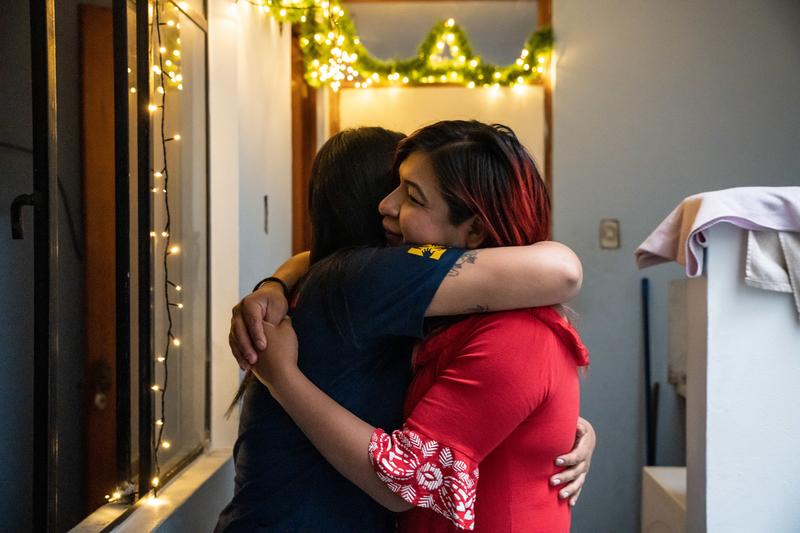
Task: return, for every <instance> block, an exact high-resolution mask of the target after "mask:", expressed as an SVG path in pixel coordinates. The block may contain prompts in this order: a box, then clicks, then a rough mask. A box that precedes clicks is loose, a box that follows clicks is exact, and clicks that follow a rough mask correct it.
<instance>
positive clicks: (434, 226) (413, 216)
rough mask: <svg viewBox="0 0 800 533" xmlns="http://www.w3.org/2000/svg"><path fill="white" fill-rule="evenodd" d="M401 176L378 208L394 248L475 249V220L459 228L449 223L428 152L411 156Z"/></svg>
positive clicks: (448, 212) (415, 153)
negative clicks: (449, 247)
mask: <svg viewBox="0 0 800 533" xmlns="http://www.w3.org/2000/svg"><path fill="white" fill-rule="evenodd" d="M399 174H400V185H399V186H398V187H397V188H396V189H395V190H394V191H392V192H391V193H390V194H389V195H388V196H387V197H386V198H384V199H383V200H382V201H381V203H380V205H379V206H378V210H379V211H380V213H381V215H383V228H384V230H386V240H387V241H388V243H389V244H390V245H391V246H396V245H399V244H402V243H408V244H441V245H445V246H455V247H459V248H472V247H475V246H474V242H473V241H474V239H473V238H472V233H473V229H474V228H473V227H472V226H473V221H474V219H473V218H471V219H468V220H467V221H465V222H463V223H462V224H460V225H457V226H456V225H453V224H452V223H451V222H450V220H449V214H450V210H449V208H448V206H447V203H446V202H445V199H444V198H443V197H442V193H441V192H440V191H439V186H438V180H437V178H436V175H435V174H434V171H433V167H432V165H431V163H430V159H429V157H428V155H427V154H426V153H425V152H413V153H411V154H410V155H409V156H408V157H407V158H406V159H405V160H403V162H402V163H401V164H400V168H399Z"/></svg>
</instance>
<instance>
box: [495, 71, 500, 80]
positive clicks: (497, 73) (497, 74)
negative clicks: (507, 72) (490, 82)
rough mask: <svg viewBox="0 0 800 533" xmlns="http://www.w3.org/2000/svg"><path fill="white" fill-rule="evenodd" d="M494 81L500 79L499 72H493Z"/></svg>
mask: <svg viewBox="0 0 800 533" xmlns="http://www.w3.org/2000/svg"><path fill="white" fill-rule="evenodd" d="M494 79H496V80H499V79H500V73H499V72H495V73H494Z"/></svg>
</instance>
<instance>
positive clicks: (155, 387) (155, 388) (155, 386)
mask: <svg viewBox="0 0 800 533" xmlns="http://www.w3.org/2000/svg"><path fill="white" fill-rule="evenodd" d="M150 388H151V389H153V391H155V392H158V391H160V390H161V387H159V386H158V385H153V386H152V387H150ZM156 423H158V422H156Z"/></svg>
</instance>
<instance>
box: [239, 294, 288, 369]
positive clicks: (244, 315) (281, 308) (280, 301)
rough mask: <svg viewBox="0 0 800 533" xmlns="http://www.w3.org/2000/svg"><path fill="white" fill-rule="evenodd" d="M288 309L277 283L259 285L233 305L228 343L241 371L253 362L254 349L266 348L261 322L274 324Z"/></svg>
mask: <svg viewBox="0 0 800 533" xmlns="http://www.w3.org/2000/svg"><path fill="white" fill-rule="evenodd" d="M288 311H289V302H288V301H287V300H286V296H285V295H284V293H283V288H282V287H281V286H280V285H278V284H277V283H265V284H263V285H262V286H261V287H260V288H259V289H258V290H256V291H255V292H252V293H250V294H248V295H247V296H245V297H244V298H242V301H240V302H239V303H238V304H236V305H235V306H234V307H233V309H232V310H231V329H230V332H229V333H228V344H229V345H230V347H231V352H232V353H233V356H234V357H235V358H236V362H237V363H239V367H240V368H241V369H242V370H248V369H249V368H250V366H251V365H254V364H255V363H256V361H257V360H258V352H259V351H261V350H264V349H266V348H267V337H266V335H265V334H264V326H263V324H262V323H263V322H267V323H269V324H273V325H278V324H280V322H281V320H283V319H284V318H285V317H286V313H287V312H288Z"/></svg>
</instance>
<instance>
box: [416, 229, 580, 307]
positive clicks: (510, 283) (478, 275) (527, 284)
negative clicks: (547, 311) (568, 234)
mask: <svg viewBox="0 0 800 533" xmlns="http://www.w3.org/2000/svg"><path fill="white" fill-rule="evenodd" d="M582 279H583V270H582V268H581V262H580V260H579V259H578V256H576V255H575V252H573V251H572V250H571V249H569V248H568V247H567V246H565V245H563V244H561V243H558V242H555V241H542V242H537V243H536V244H532V245H529V246H509V247H503V248H484V249H479V250H467V251H465V252H464V254H463V255H462V256H461V257H460V258H459V259H458V261H456V263H455V265H453V268H452V269H451V270H450V272H449V273H448V275H447V277H446V278H444V281H442V284H441V285H440V286H439V289H438V290H437V291H436V294H435V295H434V297H433V300H432V301H431V304H430V306H428V310H427V311H426V313H425V315H426V316H441V315H460V314H465V313H475V312H486V311H504V310H509V309H522V308H525V307H540V306H545V305H554V304H559V303H564V302H567V301H569V300H571V299H572V298H573V297H574V296H575V295H576V294H577V293H578V291H579V290H580V287H581V282H582Z"/></svg>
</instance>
